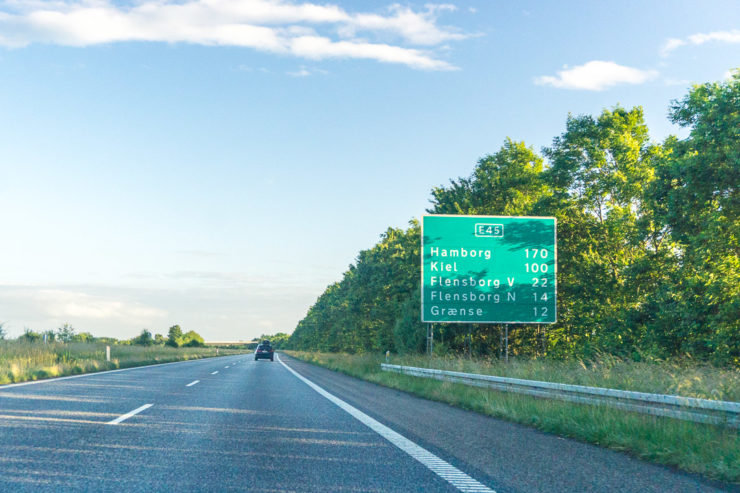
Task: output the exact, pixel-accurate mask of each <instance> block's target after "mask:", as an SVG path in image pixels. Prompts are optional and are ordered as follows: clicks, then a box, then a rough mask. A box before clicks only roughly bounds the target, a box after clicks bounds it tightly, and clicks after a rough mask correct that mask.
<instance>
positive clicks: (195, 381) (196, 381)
mask: <svg viewBox="0 0 740 493" xmlns="http://www.w3.org/2000/svg"><path fill="white" fill-rule="evenodd" d="M198 382H200V380H193V381H192V382H190V383H189V384H187V385H186V387H192V386H193V385H195V384H196V383H198Z"/></svg>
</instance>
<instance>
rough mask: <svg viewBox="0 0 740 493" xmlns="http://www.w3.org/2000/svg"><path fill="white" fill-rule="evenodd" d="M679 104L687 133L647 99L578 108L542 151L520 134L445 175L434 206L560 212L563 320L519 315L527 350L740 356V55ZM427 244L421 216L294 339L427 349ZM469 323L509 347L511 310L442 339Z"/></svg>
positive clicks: (448, 329) (519, 342) (348, 276)
mask: <svg viewBox="0 0 740 493" xmlns="http://www.w3.org/2000/svg"><path fill="white" fill-rule="evenodd" d="M668 118H669V120H670V121H671V122H672V123H674V124H677V125H679V126H681V127H683V128H685V129H687V130H688V136H687V137H685V138H679V137H676V136H669V137H668V138H666V139H665V140H664V141H663V142H662V143H656V142H653V141H651V140H650V137H649V134H648V128H647V126H646V124H645V120H644V115H643V110H642V108H641V107H634V108H631V109H627V108H623V107H621V106H616V107H614V108H612V109H607V110H604V111H603V112H602V113H601V114H600V115H598V116H590V115H580V116H573V115H569V116H568V118H567V120H566V125H565V131H564V132H563V133H562V134H561V135H559V136H557V137H555V138H554V139H553V141H552V144H551V145H550V146H549V147H546V148H544V149H542V152H541V153H538V152H536V151H535V150H534V149H533V148H532V147H530V146H527V145H526V144H525V143H523V142H516V141H513V140H511V139H507V140H506V141H505V142H504V143H503V145H502V146H501V148H500V149H499V150H498V151H497V152H495V153H494V154H491V155H487V156H485V157H483V158H482V159H480V160H479V161H478V163H477V165H476V166H475V168H474V170H473V172H472V174H471V175H470V176H468V177H463V178H458V179H455V180H451V181H450V183H449V184H448V185H446V186H441V187H438V188H435V189H433V190H432V192H431V199H430V202H431V206H430V207H429V209H428V212H429V213H431V214H480V215H507V216H555V217H556V218H557V224H558V232H557V236H558V281H557V283H558V322H557V323H556V324H553V325H548V326H540V325H521V326H520V325H517V326H515V327H513V330H512V331H511V334H510V350H511V351H512V352H513V353H514V354H517V355H526V356H542V355H547V356H549V357H555V358H565V357H586V358H587V357H592V356H594V355H596V354H599V353H609V354H615V355H619V356H622V357H628V358H634V359H643V358H669V357H677V356H679V357H689V358H694V359H697V360H702V361H711V362H714V363H717V364H732V365H740V193H739V192H738V185H740V71H735V72H734V74H733V75H732V76H731V77H730V78H729V79H728V80H726V81H723V82H716V83H706V84H702V85H696V86H694V87H693V88H691V89H690V90H689V91H688V93H687V94H686V95H685V96H684V97H683V98H682V99H680V100H676V101H673V102H672V103H671V106H670V109H669V114H668ZM419 248H420V227H419V223H418V221H417V220H412V221H411V222H410V224H409V227H408V228H407V229H397V228H389V229H388V230H387V231H385V232H384V233H383V234H382V235H381V238H380V241H379V242H378V243H377V244H376V245H375V246H373V247H372V248H370V249H368V250H363V251H361V252H360V253H359V255H358V256H357V259H356V261H355V262H354V263H353V264H352V265H350V266H349V270H347V272H345V273H344V275H343V277H342V279H341V280H340V281H338V282H336V283H333V284H332V285H330V286H329V287H327V289H326V290H325V291H324V293H323V294H321V296H319V298H318V299H317V301H316V302H315V304H314V305H313V306H312V307H311V308H310V309H309V310H308V313H307V315H306V317H305V318H304V319H302V320H301V321H300V322H299V323H298V325H297V327H296V328H295V331H294V332H293V334H292V335H291V337H290V339H289V340H288V341H287V343H286V345H287V346H289V347H291V348H294V349H310V350H321V351H347V352H366V351H386V350H391V351H398V352H419V351H423V350H424V347H425V335H426V332H425V326H424V325H423V324H422V323H421V322H420V315H419V312H420V299H419V296H420V290H419V283H420V263H419V253H420V252H419ZM469 332H470V333H472V341H471V345H472V349H473V351H474V352H475V353H477V354H479V355H495V354H497V353H499V352H500V349H501V338H500V333H501V327H500V326H497V325H490V324H479V325H475V326H472V327H471V326H468V325H461V324H446V325H441V324H440V325H437V326H435V334H436V335H435V337H436V341H437V342H438V343H440V345H441V347H440V350H441V351H462V350H464V349H465V348H466V346H467V344H468V342H467V338H466V336H467V334H468V333H469ZM438 347H439V345H438Z"/></svg>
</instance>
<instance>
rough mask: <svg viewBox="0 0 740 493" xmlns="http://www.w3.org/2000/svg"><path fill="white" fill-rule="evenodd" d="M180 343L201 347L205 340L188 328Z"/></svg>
mask: <svg viewBox="0 0 740 493" xmlns="http://www.w3.org/2000/svg"><path fill="white" fill-rule="evenodd" d="M181 345H182V346H187V347H203V346H205V342H204V341H203V338H202V337H201V336H200V334H198V333H197V332H196V331H194V330H189V331H188V332H187V333H185V335H184V336H182V342H181Z"/></svg>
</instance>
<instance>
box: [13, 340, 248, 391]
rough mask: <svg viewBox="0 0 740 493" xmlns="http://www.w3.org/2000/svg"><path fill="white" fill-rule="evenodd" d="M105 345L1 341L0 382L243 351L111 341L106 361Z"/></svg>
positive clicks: (22, 380) (21, 380)
mask: <svg viewBox="0 0 740 493" xmlns="http://www.w3.org/2000/svg"><path fill="white" fill-rule="evenodd" d="M105 346H106V345H105V344H102V343H82V342H80V343H71V344H62V343H50V344H44V343H40V342H33V343H28V342H22V341H0V384H7V383H14V382H25V381H29V380H39V379H42V378H52V377H61V376H66V375H76V374H80V373H89V372H96V371H103V370H115V369H118V368H128V367H132V366H143V365H151V364H156V363H169V362H172V361H184V360H190V359H198V358H208V357H212V356H216V355H220V356H223V355H227V354H238V353H240V352H243V351H238V350H229V349H216V348H173V347H169V346H124V345H111V346H110V348H111V360H110V361H106V360H105Z"/></svg>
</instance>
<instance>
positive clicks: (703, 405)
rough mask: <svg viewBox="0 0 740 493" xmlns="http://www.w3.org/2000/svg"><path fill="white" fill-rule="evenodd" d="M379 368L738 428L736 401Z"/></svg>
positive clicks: (386, 366) (739, 412) (739, 404)
mask: <svg viewBox="0 0 740 493" xmlns="http://www.w3.org/2000/svg"><path fill="white" fill-rule="evenodd" d="M380 366H381V369H382V370H383V371H390V372H395V373H403V374H405V375H412V376H415V377H423V378H433V379H436V380H443V381H446V382H454V383H462V384H466V385H474V386H476V387H487V388H491V389H495V390H500V391H504V392H515V393H518V394H527V395H533V396H536V397H544V398H547V399H560V400H564V401H570V402H578V403H582V404H596V405H606V406H610V407H616V408H620V409H625V410H628V411H635V412H639V413H644V414H652V415H655V416H668V417H671V418H677V419H682V420H686V421H696V422H699V423H712V424H720V425H726V426H731V427H733V428H740V402H726V401H712V400H709V399H696V398H693V397H681V396H677V395H663V394H648V393H645V392H633V391H629V390H616V389H604V388H600V387H586V386H583V385H570V384H564V383H553V382H540V381H537V380H522V379H519V378H506V377H496V376H493V375H478V374H476V373H462V372H457V371H446V370H435V369H431V368H417V367H414V366H400V365H390V364H387V363H381V365H380Z"/></svg>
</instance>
